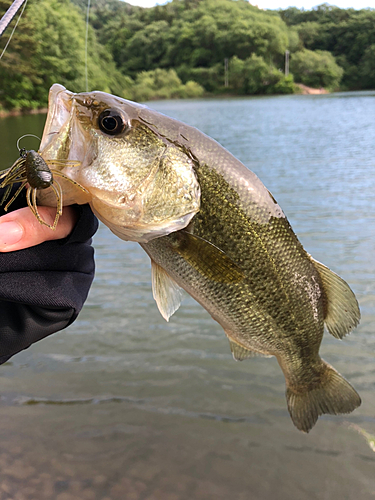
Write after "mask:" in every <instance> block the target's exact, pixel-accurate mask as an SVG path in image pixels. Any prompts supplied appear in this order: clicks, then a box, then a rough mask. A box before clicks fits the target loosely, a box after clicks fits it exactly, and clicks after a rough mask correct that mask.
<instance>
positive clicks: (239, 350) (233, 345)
mask: <svg viewBox="0 0 375 500" xmlns="http://www.w3.org/2000/svg"><path fill="white" fill-rule="evenodd" d="M227 337H228V340H229V345H230V350H231V352H232V355H233V358H234V359H235V360H236V361H243V360H244V359H249V358H255V357H258V356H262V357H265V358H270V357H272V356H270V355H268V354H263V353H262V352H259V351H253V350H251V349H247V348H246V347H244V346H242V345H240V344H237V342H235V341H234V340H233V339H232V338H230V337H229V336H228V334H227Z"/></svg>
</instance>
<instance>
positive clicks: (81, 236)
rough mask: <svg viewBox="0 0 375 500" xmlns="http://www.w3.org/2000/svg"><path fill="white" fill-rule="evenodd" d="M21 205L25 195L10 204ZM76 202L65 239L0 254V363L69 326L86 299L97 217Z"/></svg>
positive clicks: (13, 205) (1, 212)
mask: <svg viewBox="0 0 375 500" xmlns="http://www.w3.org/2000/svg"><path fill="white" fill-rule="evenodd" d="M1 196H2V190H0V200H1ZM22 206H25V198H24V196H19V198H18V199H17V200H15V202H14V204H12V206H11V207H10V208H11V209H12V210H15V209H18V208H21V207H22ZM75 207H76V210H77V212H78V220H77V223H76V225H75V227H74V229H73V231H72V232H71V234H70V235H69V236H68V237H67V238H65V239H62V240H54V241H46V242H44V243H41V244H40V245H37V246H34V247H31V248H27V249H24V250H18V251H15V252H9V253H0V364H2V363H4V362H5V361H7V360H8V359H9V358H10V357H11V356H13V355H14V354H16V353H17V352H19V351H21V350H22V349H26V348H27V347H29V346H30V345H31V344H33V343H34V342H37V341H38V340H41V339H43V338H44V337H47V336H48V335H51V334H52V333H55V332H57V331H59V330H61V329H63V328H65V327H67V326H68V325H70V324H71V323H72V322H73V321H74V320H75V319H76V317H77V316H78V313H79V312H80V310H81V308H82V306H83V303H84V302H85V300H86V298H87V295H88V292H89V289H90V286H91V283H92V280H93V278H94V270H95V265H94V249H93V248H92V246H91V237H92V236H93V235H94V233H95V232H96V230H97V228H98V221H97V219H96V217H95V216H94V215H93V213H92V212H91V209H90V207H89V206H88V205H76V206H75ZM3 214H4V212H3V210H2V207H0V215H3Z"/></svg>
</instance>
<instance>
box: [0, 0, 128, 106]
mask: <svg viewBox="0 0 375 500" xmlns="http://www.w3.org/2000/svg"><path fill="white" fill-rule="evenodd" d="M6 3H9V2H6ZM85 34H86V26H85V21H84V19H83V17H82V16H81V14H80V12H79V10H78V8H76V7H74V6H73V5H72V4H71V3H70V1H69V0H40V1H35V0H34V1H33V0H30V2H29V3H28V7H27V9H26V10H25V16H24V17H23V18H22V19H21V21H20V23H19V26H18V28H17V30H16V31H15V34H14V37H13V39H12V42H11V44H10V45H9V47H8V50H7V52H6V53H5V54H4V57H3V59H2V60H1V61H0V82H1V83H0V85H1V89H0V90H1V93H0V100H1V103H2V104H3V106H4V107H5V108H13V107H17V108H36V107H40V106H46V105H47V98H48V90H49V87H50V86H51V85H52V84H53V83H56V82H58V83H61V84H62V85H64V86H66V87H67V88H68V89H69V90H72V91H74V92H79V91H84V90H86V89H85V86H86V85H85ZM5 42H6V39H5V40H4V41H2V43H5ZM88 46H89V51H88V58H87V69H88V82H89V86H90V88H91V89H97V90H103V91H106V92H113V93H117V94H121V93H122V92H123V89H124V88H126V86H127V85H128V83H129V82H128V80H127V79H126V78H125V77H124V76H123V75H121V73H120V72H119V71H118V70H117V69H116V67H115V64H114V62H113V60H112V57H111V55H110V54H109V52H108V51H107V50H106V49H105V48H104V47H102V46H100V45H99V44H98V42H97V40H96V36H95V33H94V31H93V29H92V28H90V30H89V43H88Z"/></svg>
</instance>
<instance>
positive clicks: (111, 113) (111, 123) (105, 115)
mask: <svg viewBox="0 0 375 500" xmlns="http://www.w3.org/2000/svg"><path fill="white" fill-rule="evenodd" d="M98 124H99V128H100V130H101V131H102V132H104V133H105V134H107V135H118V134H121V132H123V131H124V130H125V128H126V125H127V123H126V120H125V119H124V117H123V116H122V113H121V111H119V110H118V109H106V110H105V111H103V112H102V113H100V115H99V120H98Z"/></svg>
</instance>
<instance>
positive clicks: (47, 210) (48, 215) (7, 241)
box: [0, 206, 77, 252]
mask: <svg viewBox="0 0 375 500" xmlns="http://www.w3.org/2000/svg"><path fill="white" fill-rule="evenodd" d="M38 212H39V214H40V216H41V218H42V219H43V220H45V221H46V222H48V223H50V224H52V223H53V221H54V219H55V215H56V208H53V207H38ZM76 221H77V214H76V212H75V210H74V208H73V207H70V206H68V207H64V209H63V214H62V215H61V216H60V218H59V222H58V224H57V227H56V229H55V230H53V229H50V228H49V227H47V226H45V225H43V224H40V222H38V220H37V219H36V217H35V215H34V214H33V213H32V212H31V210H30V208H29V207H25V208H21V209H19V210H15V211H14V212H10V213H9V214H6V215H3V216H2V217H0V252H13V251H14V250H22V249H24V248H28V247H32V246H35V245H39V243H43V242H44V241H48V240H58V239H60V238H66V236H68V234H69V233H70V232H71V231H72V229H73V227H74V225H75V223H76Z"/></svg>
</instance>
